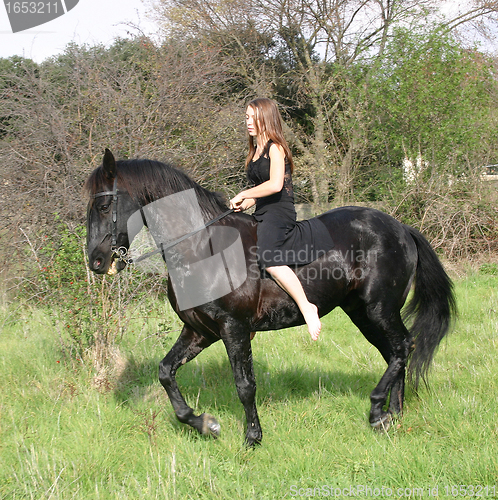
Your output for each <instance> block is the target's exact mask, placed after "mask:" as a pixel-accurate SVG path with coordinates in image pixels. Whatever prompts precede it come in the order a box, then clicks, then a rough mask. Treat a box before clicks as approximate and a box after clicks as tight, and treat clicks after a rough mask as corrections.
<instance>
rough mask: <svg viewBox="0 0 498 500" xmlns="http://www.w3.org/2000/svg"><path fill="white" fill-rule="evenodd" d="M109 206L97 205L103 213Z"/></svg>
mask: <svg viewBox="0 0 498 500" xmlns="http://www.w3.org/2000/svg"><path fill="white" fill-rule="evenodd" d="M109 207H110V205H102V206H101V207H99V210H100V211H101V212H104V213H105V212H108V211H109Z"/></svg>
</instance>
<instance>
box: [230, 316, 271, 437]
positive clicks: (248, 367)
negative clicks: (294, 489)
mask: <svg viewBox="0 0 498 500" xmlns="http://www.w3.org/2000/svg"><path fill="white" fill-rule="evenodd" d="M234 331H235V332H236V331H237V328H233V326H232V328H230V331H227V332H225V334H224V335H223V334H222V339H223V342H224V343H225V347H226V350H227V354H228V358H229V359H230V364H231V365H232V372H233V376H234V379H235V386H236V387H237V393H238V395H239V399H240V401H241V403H242V405H243V406H244V411H245V414H246V422H247V430H246V438H245V443H246V445H247V446H254V445H256V444H259V443H261V439H262V438H263V431H262V429H261V425H260V423H259V417H258V410H257V408H256V378H255V376H254V368H253V361H252V350H251V339H250V334H249V333H248V334H247V335H245V334H240V336H237V337H236V338H235V337H234V333H233V332H234Z"/></svg>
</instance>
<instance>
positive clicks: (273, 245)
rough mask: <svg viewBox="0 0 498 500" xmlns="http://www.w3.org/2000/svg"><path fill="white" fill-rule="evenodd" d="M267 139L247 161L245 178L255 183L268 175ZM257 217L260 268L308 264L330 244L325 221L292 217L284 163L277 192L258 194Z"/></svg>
mask: <svg viewBox="0 0 498 500" xmlns="http://www.w3.org/2000/svg"><path fill="white" fill-rule="evenodd" d="M271 144H272V143H271V141H270V142H268V144H267V145H266V147H265V149H264V150H263V153H262V154H261V156H260V157H259V158H258V159H257V160H255V161H251V162H250V163H249V166H248V169H247V178H248V180H249V182H250V183H251V184H253V185H255V186H257V185H259V184H262V183H263V182H265V181H268V180H269V179H270V158H269V150H270V146H271ZM253 216H254V217H255V219H256V220H257V221H258V229H257V232H258V248H257V256H258V262H259V265H260V267H261V269H262V270H264V269H266V268H267V267H272V266H284V265H285V266H301V265H304V264H309V263H310V262H313V261H314V260H315V259H317V258H318V257H320V256H321V255H323V254H324V253H326V252H327V251H328V250H330V249H331V248H332V247H333V246H334V244H333V242H332V238H331V236H330V234H329V232H328V230H327V228H326V227H325V225H324V224H323V223H322V222H321V221H320V220H318V219H316V218H314V219H310V220H306V221H299V222H297V221H296V209H295V207H294V191H293V187H292V175H291V169H290V165H289V164H287V162H286V164H285V175H284V185H283V188H282V190H281V191H280V192H278V193H275V194H272V195H270V196H265V197H263V198H258V199H257V200H256V210H255V212H254V214H253Z"/></svg>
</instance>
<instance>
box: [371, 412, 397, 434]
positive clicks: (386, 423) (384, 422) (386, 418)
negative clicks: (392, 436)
mask: <svg viewBox="0 0 498 500" xmlns="http://www.w3.org/2000/svg"><path fill="white" fill-rule="evenodd" d="M392 423H393V417H392V415H391V414H390V413H386V414H384V415H382V417H381V418H379V419H378V420H376V421H375V422H370V425H371V427H372V429H374V430H376V431H378V432H380V433H387V431H388V430H389V429H390V427H391V425H392Z"/></svg>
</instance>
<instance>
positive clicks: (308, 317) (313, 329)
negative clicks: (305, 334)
mask: <svg viewBox="0 0 498 500" xmlns="http://www.w3.org/2000/svg"><path fill="white" fill-rule="evenodd" d="M301 312H302V313H303V316H304V320H305V321H306V324H307V325H308V331H309V332H310V335H311V338H312V339H313V340H317V339H318V335H320V330H321V329H322V323H321V321H320V318H319V316H318V308H317V307H316V306H315V304H312V303H311V302H310V303H309V306H308V307H307V308H306V310H304V311H301Z"/></svg>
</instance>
